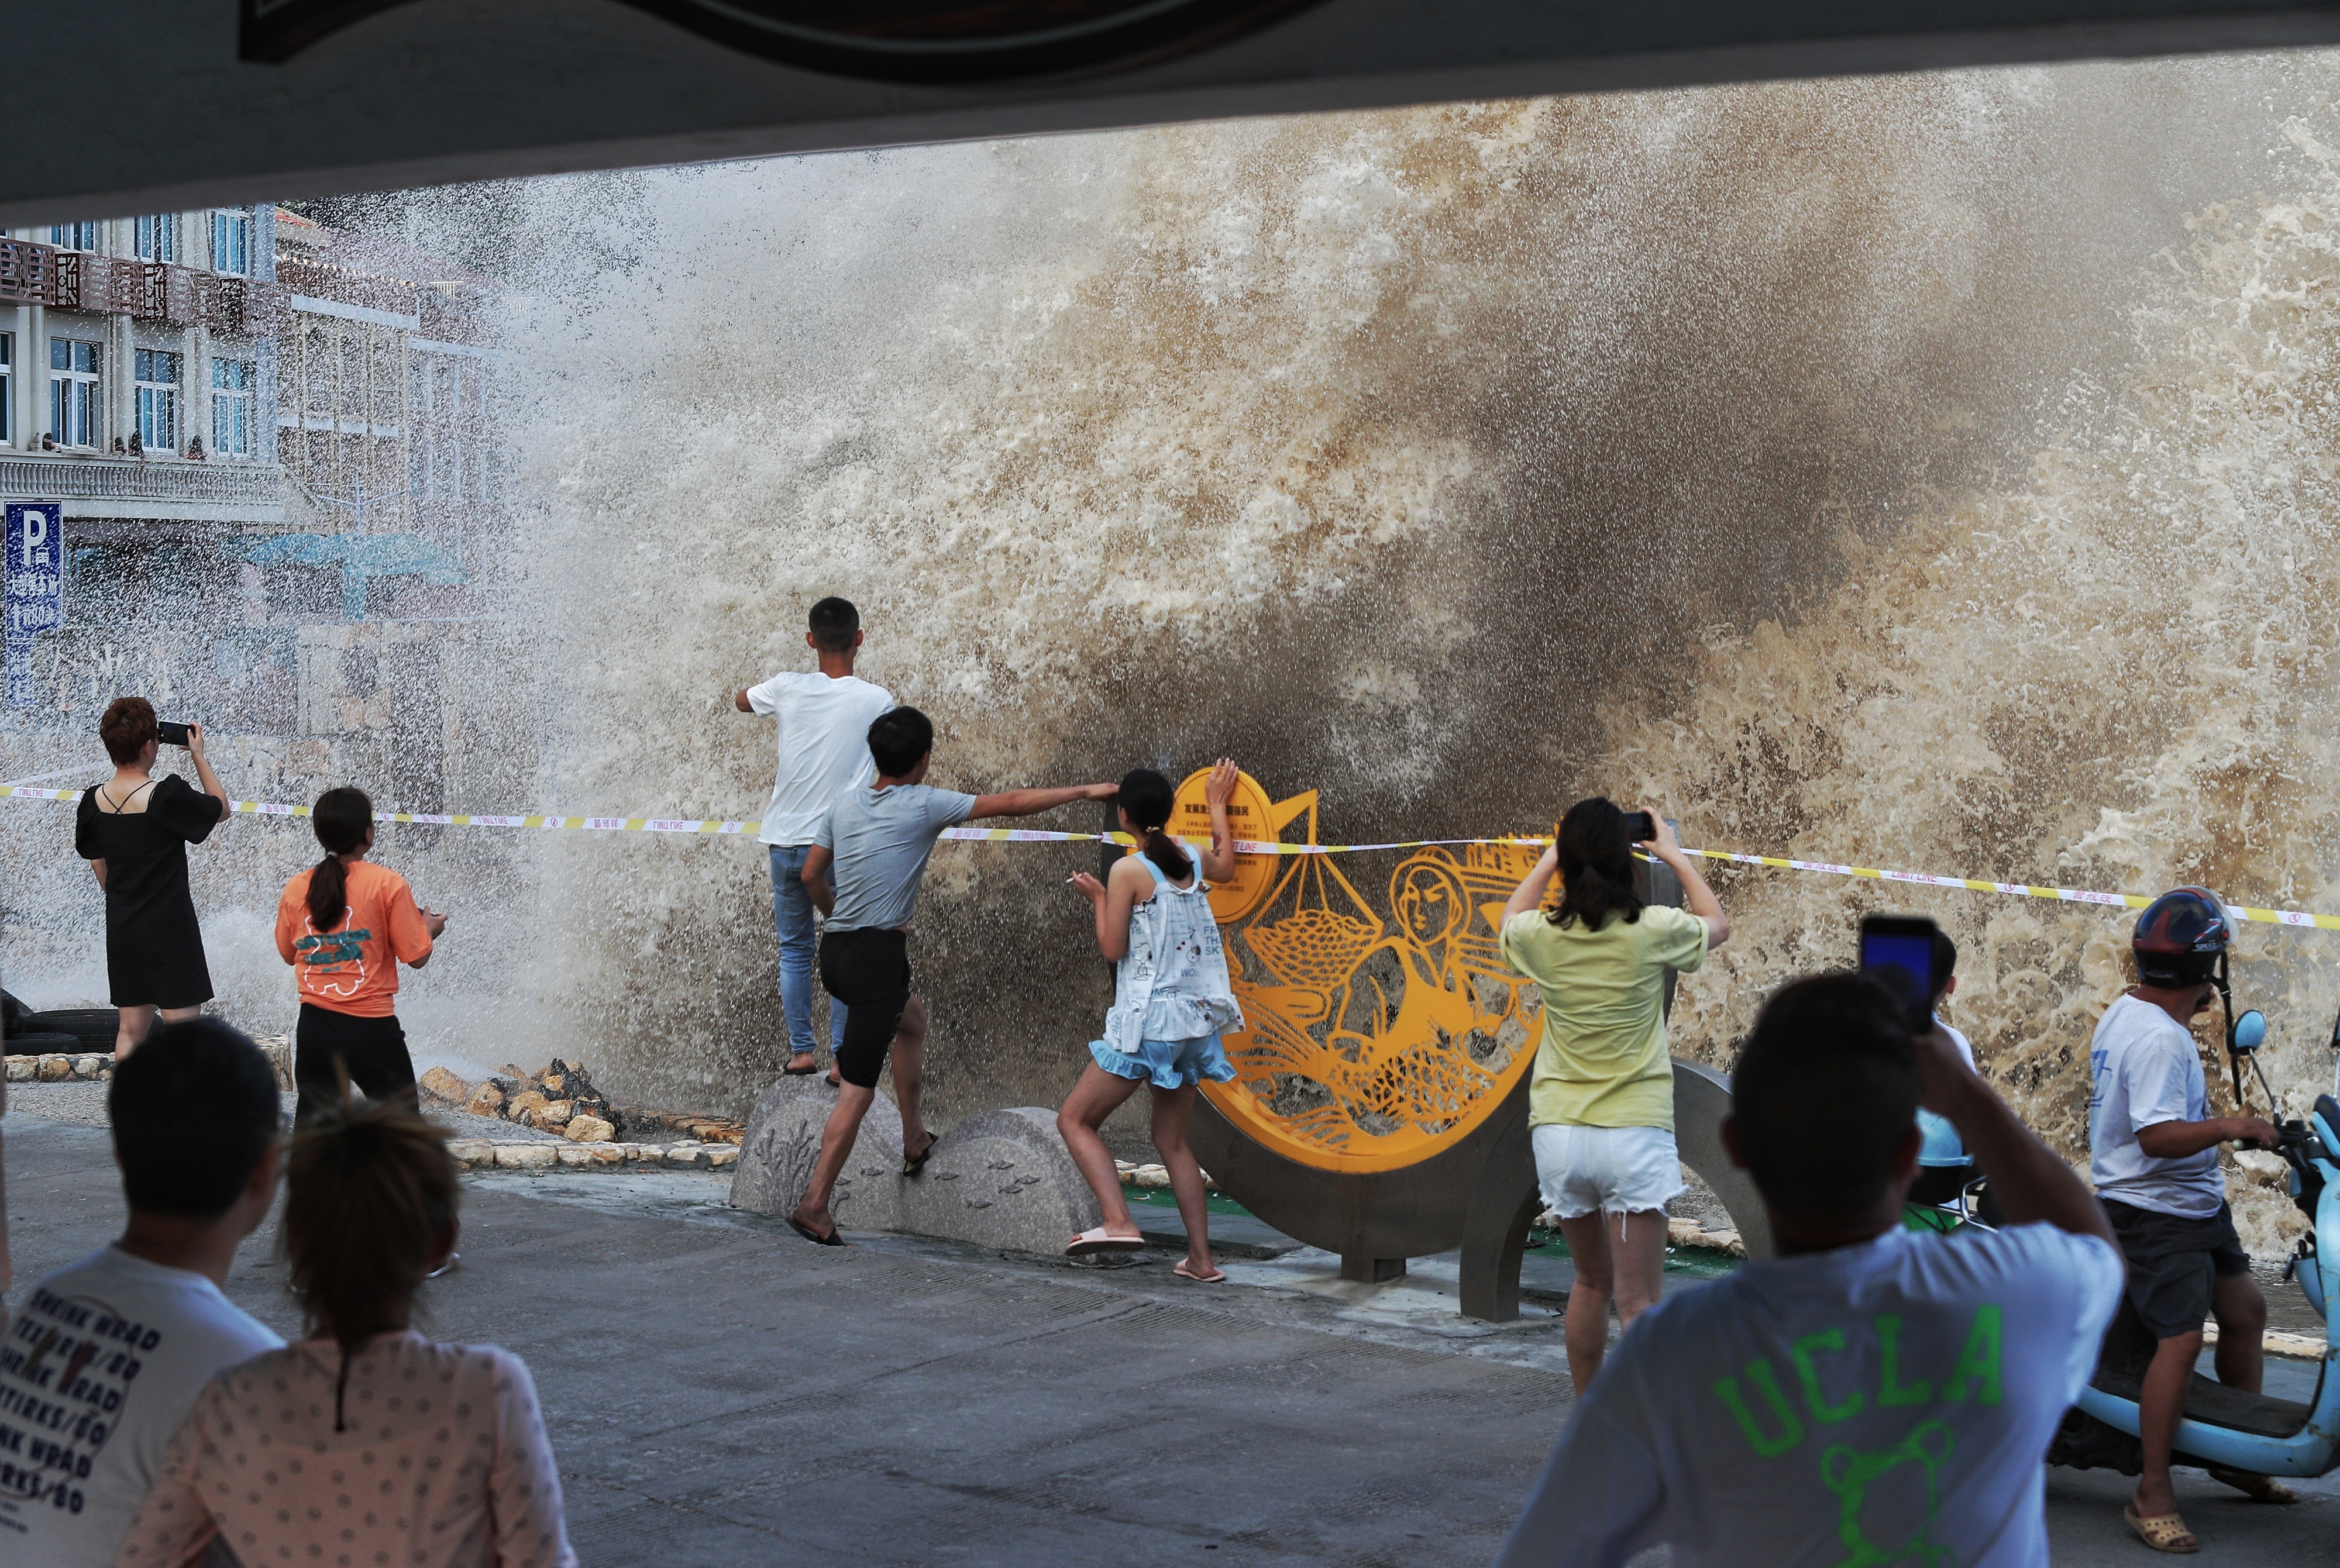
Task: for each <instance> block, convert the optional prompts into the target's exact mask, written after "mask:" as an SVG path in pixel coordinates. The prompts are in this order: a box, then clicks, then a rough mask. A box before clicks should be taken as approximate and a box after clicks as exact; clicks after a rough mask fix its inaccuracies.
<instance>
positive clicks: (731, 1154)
mask: <svg viewBox="0 0 2340 1568" xmlns="http://www.w3.org/2000/svg"><path fill="white" fill-rule="evenodd" d="M737 1164H739V1149H736V1148H734V1147H733V1146H732V1145H730V1144H728V1143H719V1144H711V1145H709V1147H708V1150H707V1169H709V1170H729V1169H730V1168H731V1167H733V1166H735V1165H737Z"/></svg>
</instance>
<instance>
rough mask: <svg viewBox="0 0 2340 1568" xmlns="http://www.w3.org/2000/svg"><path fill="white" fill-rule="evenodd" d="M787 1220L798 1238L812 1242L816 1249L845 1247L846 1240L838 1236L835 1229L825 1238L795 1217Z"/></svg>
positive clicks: (790, 1216) (792, 1216) (789, 1217)
mask: <svg viewBox="0 0 2340 1568" xmlns="http://www.w3.org/2000/svg"><path fill="white" fill-rule="evenodd" d="M787 1218H788V1228H789V1229H790V1230H793V1231H795V1232H796V1233H797V1234H798V1236H801V1237H803V1238H805V1239H806V1240H807V1241H809V1242H811V1243H812V1244H813V1245H814V1246H815V1247H842V1246H844V1245H845V1238H843V1237H840V1236H839V1235H838V1234H837V1232H836V1231H835V1230H833V1229H832V1230H831V1231H830V1232H829V1233H828V1235H827V1236H823V1235H822V1234H821V1233H820V1232H819V1231H818V1230H815V1229H814V1228H812V1227H811V1226H809V1225H807V1224H806V1223H805V1222H804V1221H803V1220H801V1219H798V1218H797V1217H796V1216H795V1215H793V1214H791V1215H789V1216H788V1217H787Z"/></svg>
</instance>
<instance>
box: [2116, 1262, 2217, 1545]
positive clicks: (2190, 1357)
mask: <svg viewBox="0 0 2340 1568" xmlns="http://www.w3.org/2000/svg"><path fill="white" fill-rule="evenodd" d="M2221 1283H2224V1282H2223V1281H2221ZM2218 1337H2219V1338H2220V1339H2221V1340H2224V1339H2225V1338H2226V1334H2225V1333H2224V1331H2223V1330H2222V1331H2221V1332H2220V1333H2219V1335H2218ZM2225 1348H2226V1346H2224V1345H2223V1344H2222V1345H2221V1346H2219V1349H2220V1350H2221V1351H2223V1350H2224V1349H2225ZM2201 1354H2202V1331H2201V1330H2200V1329H2198V1328H2197V1329H2196V1330H2194V1332H2193V1333H2191V1334H2177V1335H2172V1336H2170V1337H2169V1338H2167V1339H2165V1340H2163V1341H2161V1343H2160V1344H2159V1345H2157V1346H2155V1348H2154V1352H2153V1365H2152V1366H2148V1367H2147V1368H2146V1369H2145V1382H2144V1384H2143V1386H2140V1387H2139V1388H2138V1389H2137V1440H2138V1441H2139V1442H2140V1443H2142V1444H2143V1445H2145V1471H2144V1473H2143V1474H2140V1475H2139V1476H2137V1495H2136V1497H2135V1498H2133V1499H2132V1500H2131V1503H2130V1506H2132V1507H2134V1508H2135V1509H2136V1510H2137V1513H2138V1514H2139V1515H2141V1516H2142V1517H2144V1518H2147V1519H2151V1518H2154V1517H2157V1515H2160V1514H2175V1513H2176V1512H2177V1494H2176V1493H2175V1492H2172V1491H2171V1490H2170V1489H2169V1453H2170V1450H2171V1448H2173V1447H2174V1446H2175V1445H2176V1440H2177V1418H2178V1417H2179V1416H2180V1415H2183V1414H2185V1410H2186V1385H2187V1384H2188V1383H2189V1382H2191V1381H2192V1380H2193V1376H2194V1361H2195V1358H2196V1356H2200V1355H2201Z"/></svg>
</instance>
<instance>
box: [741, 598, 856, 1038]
mask: <svg viewBox="0 0 2340 1568" xmlns="http://www.w3.org/2000/svg"><path fill="white" fill-rule="evenodd" d="M807 621H808V626H807V629H806V632H805V642H806V643H807V644H808V646H810V647H811V648H812V650H813V653H814V655H815V656H817V657H818V659H819V661H820V667H819V669H818V670H816V671H812V672H809V673H808V672H806V671H802V670H783V671H781V672H780V673H779V674H778V675H776V676H773V677H772V678H771V679H769V680H768V681H766V682H764V683H763V684H762V685H754V686H749V688H748V689H747V690H746V691H743V692H738V693H735V694H733V695H732V698H731V701H732V705H734V706H735V707H737V708H738V709H739V711H740V712H741V713H743V714H768V715H771V716H772V717H773V718H776V719H778V721H779V724H778V730H779V770H778V774H776V775H775V777H774V779H773V781H772V798H771V800H770V801H769V802H768V804H766V805H765V807H764V821H763V825H762V827H761V828H760V829H759V832H758V833H757V836H758V837H759V838H760V839H762V840H763V842H764V843H765V844H766V846H767V848H768V855H769V858H770V860H771V873H772V924H773V927H774V928H775V930H777V931H778V933H779V939H780V1010H781V1011H783V1012H784V1013H786V1014H787V1016H788V1069H787V1070H788V1072H789V1073H790V1074H791V1075H794V1076H799V1077H800V1076H802V1075H804V1074H806V1073H808V1072H811V1071H813V1070H814V1069H815V1068H816V1067H818V1065H819V1064H818V1060H816V1059H815V1057H814V1055H813V1037H812V973H813V962H814V960H815V958H816V957H817V956H818V951H819V933H818V931H817V929H816V927H815V924H814V918H813V907H812V899H811V898H810V896H809V895H808V894H807V892H805V884H804V863H805V853H806V852H807V851H808V850H809V849H810V848H811V847H812V842H813V834H814V833H815V832H816V831H817V830H818V828H819V826H820V823H821V819H823V818H824V817H826V816H828V808H829V805H830V804H831V803H832V802H834V801H835V800H836V799H837V797H838V795H841V794H844V793H845V792H846V791H848V790H851V789H858V788H860V787H861V786H863V785H864V784H868V782H869V779H870V771H869V744H868V734H869V721H870V720H872V719H874V718H876V717H877V715H879V714H882V713H884V712H886V711H887V709H888V708H890V707H892V706H893V705H894V698H893V695H892V694H891V693H889V692H887V690H886V688H885V687H884V686H878V685H870V684H869V683H868V681H865V680H863V679H862V678H861V677H860V676H857V675H855V674H854V673H853V663H854V660H855V659H856V658H857V657H858V656H859V655H860V652H861V612H860V611H858V610H857V609H855V608H854V607H853V606H852V605H850V604H848V602H846V601H845V600H843V599H840V598H837V597H833V596H832V597H828V598H825V599H823V600H821V601H820V602H819V603H818V604H817V605H815V606H813V607H812V614H811V615H810V616H808V617H807ZM828 1039H829V1050H830V1052H831V1054H832V1055H833V1054H834V1053H835V1051H836V1050H837V1047H838V1044H839V1043H841V1042H842V1041H843V1040H844V1039H845V1008H844V1006H843V1004H842V1003H839V1002H837V1001H831V1002H830V1004H829V1010H828ZM828 1076H829V1081H830V1082H831V1083H835V1082H836V1081H837V1072H836V1070H835V1069H834V1068H831V1070H830V1071H829V1075H828Z"/></svg>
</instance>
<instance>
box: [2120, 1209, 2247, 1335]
mask: <svg viewBox="0 0 2340 1568" xmlns="http://www.w3.org/2000/svg"><path fill="white" fill-rule="evenodd" d="M2098 1201H2099V1202H2101V1203H2103V1205H2104V1206H2105V1218H2107V1219H2109V1220H2111V1221H2112V1223H2113V1235H2114V1236H2115V1237H2117V1238H2118V1239H2119V1241H2120V1249H2121V1256H2122V1257H2126V1258H2127V1259H2128V1301H2129V1305H2130V1306H2131V1307H2135V1308H2136V1309H2137V1317H2138V1319H2139V1320H2140V1321H2142V1322H2143V1323H2144V1325H2145V1328H2146V1332H2147V1333H2148V1334H2150V1335H2152V1336H2154V1337H2155V1338H2156V1339H2175V1338H2176V1337H2177V1336H2179V1335H2181V1334H2194V1333H2197V1332H2199V1331H2200V1329H2201V1327H2202V1320H2203V1319H2204V1318H2206V1317H2208V1316H2209V1315H2210V1291H2211V1286H2212V1283H2213V1281H2214V1280H2215V1279H2216V1278H2219V1277H2226V1276H2230V1275H2236V1274H2247V1273H2249V1272H2250V1269H2251V1257H2250V1254H2249V1253H2247V1252H2245V1251H2244V1250H2243V1238H2241V1237H2239V1236H2236V1234H2235V1212H2234V1210H2233V1209H2232V1208H2228V1207H2227V1206H2226V1205H2225V1204H2223V1203H2222V1204H2220V1205H2219V1206H2218V1212H2217V1213H2216V1214H2211V1215H2205V1216H2203V1217H2202V1218H2198V1219H2189V1218H2185V1217H2183V1216H2181V1215H2176V1214H2164V1213H2162V1212H2161V1211H2160V1210H2158V1209H2154V1208H2137V1207H2136V1206H2135V1205H2134V1204H2127V1203H2117V1202H2115V1201H2114V1200H2113V1199H2111V1198H2100V1199H2098Z"/></svg>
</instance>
